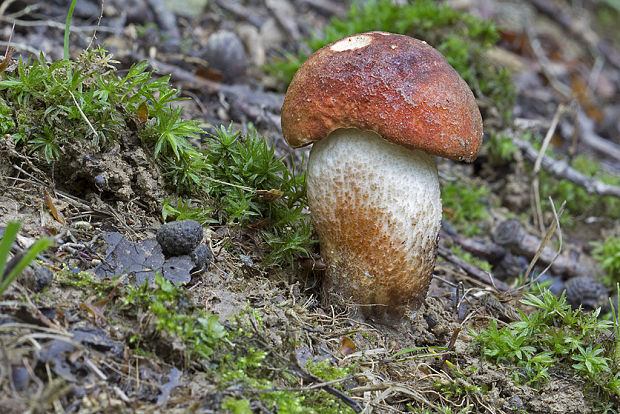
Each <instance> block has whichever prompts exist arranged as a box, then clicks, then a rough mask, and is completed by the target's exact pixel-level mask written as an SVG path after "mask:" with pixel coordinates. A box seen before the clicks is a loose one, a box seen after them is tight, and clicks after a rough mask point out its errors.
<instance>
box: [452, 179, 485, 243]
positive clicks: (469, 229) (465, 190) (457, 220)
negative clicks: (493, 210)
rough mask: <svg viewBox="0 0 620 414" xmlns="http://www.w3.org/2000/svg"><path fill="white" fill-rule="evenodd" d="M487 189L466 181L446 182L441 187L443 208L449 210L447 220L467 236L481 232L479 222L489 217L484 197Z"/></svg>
mask: <svg viewBox="0 0 620 414" xmlns="http://www.w3.org/2000/svg"><path fill="white" fill-rule="evenodd" d="M488 194H489V189H488V188H487V187H485V186H478V185H476V184H468V183H463V182H459V183H446V184H445V185H443V186H442V188H441V199H442V203H443V206H444V209H445V210H447V211H449V215H448V217H447V219H448V221H449V222H450V223H451V224H453V225H454V226H455V228H456V229H457V230H459V231H461V232H463V233H464V234H465V235H467V236H474V235H478V234H481V233H482V228H481V227H480V223H481V221H482V220H485V219H486V218H488V217H489V212H488V202H487V201H486V199H485V197H486V196H487V195H488Z"/></svg>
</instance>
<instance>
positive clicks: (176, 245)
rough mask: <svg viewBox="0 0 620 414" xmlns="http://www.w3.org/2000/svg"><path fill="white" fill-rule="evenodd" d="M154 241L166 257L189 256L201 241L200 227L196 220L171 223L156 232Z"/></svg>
mask: <svg viewBox="0 0 620 414" xmlns="http://www.w3.org/2000/svg"><path fill="white" fill-rule="evenodd" d="M156 239H157V242H158V243H159V245H160V246H161V248H162V250H163V252H164V254H165V255H167V256H181V255H184V254H191V253H192V252H193V251H194V249H196V247H197V246H198V245H199V244H200V242H201V241H202V226H201V225H200V223H199V222H197V221H196V220H179V221H173V222H170V223H166V224H164V225H163V226H161V227H160V228H159V230H157V235H156Z"/></svg>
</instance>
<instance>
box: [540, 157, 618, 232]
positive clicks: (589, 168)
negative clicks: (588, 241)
mask: <svg viewBox="0 0 620 414" xmlns="http://www.w3.org/2000/svg"><path fill="white" fill-rule="evenodd" d="M571 167H573V168H574V169H575V170H577V171H579V172H580V173H582V174H583V175H585V176H587V177H592V178H595V179H597V180H600V181H601V182H604V183H606V184H610V185H619V184H620V177H617V176H615V175H613V174H609V173H606V172H604V169H603V168H601V166H600V163H598V162H597V161H595V160H593V159H591V158H588V157H586V156H584V155H578V156H576V157H575V158H574V159H573V160H572V162H571ZM540 191H541V194H548V195H550V196H551V198H553V199H554V200H566V209H567V211H568V212H569V213H570V216H568V215H565V218H567V219H568V218H569V217H570V219H568V220H567V221H566V222H565V224H567V225H569V226H570V225H571V224H574V223H575V219H576V218H578V217H579V216H587V217H590V216H601V217H609V218H610V219H618V218H620V199H618V198H617V197H612V196H597V195H594V194H588V192H587V191H586V189H585V188H583V187H581V186H578V185H576V184H574V183H572V182H570V181H568V180H559V179H556V178H554V177H552V176H551V175H550V174H549V173H547V172H546V171H544V170H542V171H541V172H540ZM547 203H548V201H543V208H545V205H546V204H547Z"/></svg>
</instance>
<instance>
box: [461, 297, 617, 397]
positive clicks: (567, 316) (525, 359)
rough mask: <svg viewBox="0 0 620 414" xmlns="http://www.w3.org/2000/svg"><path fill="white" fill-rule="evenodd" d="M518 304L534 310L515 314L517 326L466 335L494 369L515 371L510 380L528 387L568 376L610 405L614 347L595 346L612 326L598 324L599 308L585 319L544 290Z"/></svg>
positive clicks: (614, 383) (613, 387)
mask: <svg viewBox="0 0 620 414" xmlns="http://www.w3.org/2000/svg"><path fill="white" fill-rule="evenodd" d="M521 302H522V303H523V304H525V305H528V306H532V307H534V308H535V309H536V310H535V311H533V312H531V313H529V314H526V313H524V312H522V311H520V320H518V321H516V322H512V323H510V324H508V325H506V326H503V327H501V328H500V327H499V326H498V323H497V321H496V320H495V319H492V320H491V321H490V324H489V327H488V328H487V329H485V330H482V331H480V332H474V331H473V330H470V335H472V336H473V337H474V338H475V339H476V340H477V342H478V344H479V345H480V349H481V351H482V353H483V355H484V356H485V357H487V358H489V359H491V360H493V361H494V362H495V363H497V364H504V365H508V366H516V367H517V368H518V369H516V370H514V378H513V379H514V380H515V381H516V382H518V383H522V382H525V383H526V384H531V385H541V384H543V383H545V382H546V381H548V380H549V379H550V377H551V375H552V374H553V373H555V372H556V371H557V370H568V371H572V372H573V373H574V375H576V376H579V377H580V378H581V379H583V380H584V381H585V382H586V384H587V387H588V388H589V389H591V390H594V391H596V392H599V393H600V394H601V395H603V396H604V399H606V400H607V401H611V399H613V398H615V397H614V395H615V394H617V392H618V391H617V379H618V377H619V376H620V374H619V367H618V366H617V365H615V366H614V364H612V363H611V362H612V361H614V358H615V352H616V351H615V348H616V346H617V344H616V345H615V346H610V345H611V344H609V343H605V341H601V339H600V338H602V337H610V336H612V335H610V334H611V333H612V332H611V330H612V329H613V330H616V329H617V328H616V327H615V325H614V324H616V323H617V321H614V322H613V323H612V322H610V321H608V320H604V319H599V313H600V308H599V309H598V310H596V311H594V312H591V313H587V312H585V311H583V310H582V309H581V308H579V309H571V307H570V305H569V304H567V303H566V299H565V298H564V295H562V296H560V297H556V296H555V295H553V294H552V293H551V292H550V291H548V290H547V289H543V290H542V292H541V293H540V294H539V295H536V294H532V293H528V294H526V295H525V296H524V298H523V299H522V300H521Z"/></svg>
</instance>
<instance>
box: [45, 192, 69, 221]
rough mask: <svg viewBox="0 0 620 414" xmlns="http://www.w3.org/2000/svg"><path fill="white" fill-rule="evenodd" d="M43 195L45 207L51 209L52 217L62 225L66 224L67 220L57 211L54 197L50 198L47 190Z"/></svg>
mask: <svg viewBox="0 0 620 414" xmlns="http://www.w3.org/2000/svg"><path fill="white" fill-rule="evenodd" d="M43 195H44V196H45V205H46V206H47V208H48V209H49V211H50V214H51V215H52V217H54V218H55V219H56V221H57V222H59V223H61V224H66V223H67V222H66V220H65V218H64V217H63V216H62V213H61V212H60V211H58V210H57V209H56V206H55V205H54V202H53V201H52V197H50V194H49V193H48V192H47V190H43Z"/></svg>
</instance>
